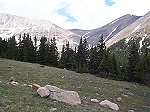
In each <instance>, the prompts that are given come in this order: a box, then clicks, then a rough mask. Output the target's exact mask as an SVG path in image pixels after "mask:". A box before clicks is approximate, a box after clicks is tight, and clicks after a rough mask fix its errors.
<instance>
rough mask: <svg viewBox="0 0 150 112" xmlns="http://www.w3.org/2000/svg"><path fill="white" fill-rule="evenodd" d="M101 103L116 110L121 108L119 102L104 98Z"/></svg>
mask: <svg viewBox="0 0 150 112" xmlns="http://www.w3.org/2000/svg"><path fill="white" fill-rule="evenodd" d="M100 105H101V106H103V107H109V108H110V109H112V110H114V111H118V110H119V107H118V105H117V104H115V103H112V102H110V101H108V100H104V101H102V102H100Z"/></svg>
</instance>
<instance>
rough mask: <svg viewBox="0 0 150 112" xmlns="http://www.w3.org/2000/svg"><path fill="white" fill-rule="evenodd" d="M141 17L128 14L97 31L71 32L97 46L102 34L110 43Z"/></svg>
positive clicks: (76, 30)
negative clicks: (115, 36) (110, 40)
mask: <svg viewBox="0 0 150 112" xmlns="http://www.w3.org/2000/svg"><path fill="white" fill-rule="evenodd" d="M140 17H141V16H135V15H130V14H127V15H124V16H122V17H120V18H118V19H116V20H114V21H112V22H110V23H108V24H107V25H105V26H103V27H100V28H97V29H92V30H79V29H72V30H70V31H72V32H74V33H75V34H77V35H80V36H83V37H86V38H87V40H88V42H89V44H91V45H95V44H96V43H97V42H98V40H99V36H100V34H103V36H104V40H105V41H108V40H109V39H111V38H112V37H113V36H114V35H115V34H117V33H119V32H120V31H121V30H123V29H124V28H126V27H127V26H129V25H131V24H132V23H133V22H135V21H136V20H138V19H139V18H140Z"/></svg>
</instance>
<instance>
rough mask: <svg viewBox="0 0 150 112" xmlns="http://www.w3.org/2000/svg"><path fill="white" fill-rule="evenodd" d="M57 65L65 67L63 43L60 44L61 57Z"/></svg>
mask: <svg viewBox="0 0 150 112" xmlns="http://www.w3.org/2000/svg"><path fill="white" fill-rule="evenodd" d="M59 67H60V68H65V45H63V46H62V51H61V57H60V60H59Z"/></svg>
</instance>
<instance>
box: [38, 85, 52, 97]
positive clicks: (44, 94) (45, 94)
mask: <svg viewBox="0 0 150 112" xmlns="http://www.w3.org/2000/svg"><path fill="white" fill-rule="evenodd" d="M37 93H38V94H39V95H40V96H41V97H48V96H49V95H50V91H49V90H48V89H47V88H46V87H40V88H38V90H37Z"/></svg>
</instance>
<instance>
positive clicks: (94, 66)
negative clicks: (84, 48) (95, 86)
mask: <svg viewBox="0 0 150 112" xmlns="http://www.w3.org/2000/svg"><path fill="white" fill-rule="evenodd" d="M97 58H98V55H97V48H96V46H95V47H93V46H92V48H91V50H90V59H89V65H88V70H89V72H90V73H92V74H97V73H98V65H99V63H98V62H97Z"/></svg>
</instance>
